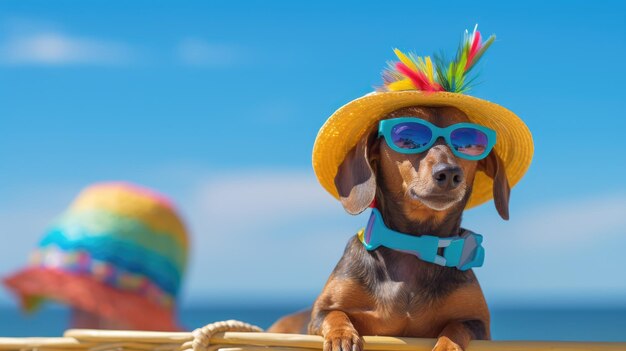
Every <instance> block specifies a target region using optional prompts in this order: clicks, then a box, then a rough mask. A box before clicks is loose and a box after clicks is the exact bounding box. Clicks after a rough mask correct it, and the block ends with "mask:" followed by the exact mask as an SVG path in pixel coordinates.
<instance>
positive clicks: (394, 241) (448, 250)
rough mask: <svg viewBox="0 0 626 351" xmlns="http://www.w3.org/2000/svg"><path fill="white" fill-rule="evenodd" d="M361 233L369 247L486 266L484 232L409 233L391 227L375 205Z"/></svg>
mask: <svg viewBox="0 0 626 351" xmlns="http://www.w3.org/2000/svg"><path fill="white" fill-rule="evenodd" d="M358 236H359V240H361V242H362V243H363V246H365V248H366V249H367V250H368V251H372V250H375V249H376V248H378V247H379V246H384V247H386V248H389V249H392V250H398V251H402V252H406V253H410V254H413V255H415V256H417V258H419V259H420V260H422V261H426V262H430V263H434V264H437V265H440V266H444V267H456V268H457V269H459V270H462V271H466V270H468V269H470V268H473V267H480V266H482V265H483V261H484V259H485V249H484V248H483V247H482V246H481V243H482V241H483V236H482V235H480V234H476V233H474V232H471V231H469V230H465V231H464V232H463V234H461V235H460V236H453V237H449V238H440V237H437V236H432V235H421V236H413V235H407V234H403V233H400V232H396V231H395V230H391V229H389V228H387V227H386V226H385V223H384V222H383V217H382V216H381V214H380V212H379V211H378V210H377V209H376V208H373V209H372V215H371V216H370V219H369V221H368V222H367V227H365V229H361V231H359V234H358ZM440 248H443V256H440V255H438V254H437V251H438V250H439V249H440Z"/></svg>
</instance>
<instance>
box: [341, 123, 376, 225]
mask: <svg viewBox="0 0 626 351" xmlns="http://www.w3.org/2000/svg"><path fill="white" fill-rule="evenodd" d="M375 137H376V134H375V133H374V132H373V131H371V130H370V131H368V133H366V134H365V136H363V138H361V140H360V141H359V143H358V144H356V145H355V146H354V147H353V148H352V150H350V152H348V154H347V155H346V157H345V158H344V160H343V162H342V163H341V165H339V168H338V169H337V175H336V176H335V187H336V188H337V192H338V193H339V200H340V201H341V204H342V205H343V208H344V209H345V210H346V212H348V213H350V214H353V215H356V214H359V213H361V212H363V211H364V210H365V209H366V208H367V207H368V206H369V205H370V204H371V203H372V201H374V196H375V195H376V175H375V174H374V171H373V170H372V166H371V165H370V161H369V157H370V154H369V153H370V152H371V150H370V146H371V145H373V143H374V141H375Z"/></svg>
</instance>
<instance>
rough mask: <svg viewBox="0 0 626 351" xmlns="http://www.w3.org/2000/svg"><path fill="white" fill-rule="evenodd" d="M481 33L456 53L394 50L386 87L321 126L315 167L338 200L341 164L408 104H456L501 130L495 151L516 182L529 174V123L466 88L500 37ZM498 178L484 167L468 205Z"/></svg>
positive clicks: (486, 196)
mask: <svg viewBox="0 0 626 351" xmlns="http://www.w3.org/2000/svg"><path fill="white" fill-rule="evenodd" d="M482 39H483V38H482V37H481V35H480V32H479V31H478V30H477V28H474V31H473V32H472V33H469V32H468V31H465V35H464V38H463V40H462V42H461V45H460V46H459V49H458V50H457V53H456V56H455V57H454V58H453V59H451V60H446V59H445V57H444V56H443V55H434V59H431V58H430V57H429V56H425V57H424V56H417V55H415V54H413V53H409V54H408V55H407V54H404V53H403V52H401V51H400V50H398V49H396V50H394V52H395V54H396V56H397V57H398V60H399V61H396V62H389V65H388V67H387V69H385V70H384V71H383V82H384V84H383V86H381V87H380V88H379V89H377V91H376V92H373V93H370V94H367V95H365V96H362V97H360V98H358V99H356V100H352V101H350V102H349V103H347V104H346V105H344V106H342V107H340V108H339V109H338V110H337V111H335V113H333V114H332V116H330V117H329V118H328V120H327V121H326V123H324V125H323V126H322V128H320V130H319V132H318V134H317V138H316V139H315V144H314V145H313V170H314V171H315V175H316V176H317V179H318V180H319V182H320V184H322V186H323V187H324V189H326V191H328V192H329V193H330V194H331V195H332V196H334V197H335V198H337V199H339V194H338V193H337V189H336V188H335V183H334V179H335V176H336V175H337V170H338V169H339V165H341V163H342V162H343V160H344V158H345V157H346V155H347V154H348V152H349V151H350V150H351V149H352V148H353V147H354V146H355V145H356V144H357V143H358V142H359V140H360V139H361V138H362V137H363V136H364V135H365V133H366V132H367V131H368V130H370V128H372V127H373V126H374V125H376V124H377V123H378V122H379V121H380V120H381V119H383V118H384V117H385V116H386V115H387V114H389V113H391V112H393V111H395V110H398V109H401V108H403V107H409V106H452V107H456V108H458V109H459V110H461V111H463V112H464V113H465V114H466V115H467V116H468V118H469V119H470V120H471V121H472V122H473V123H476V124H480V125H483V126H486V127H489V128H491V129H493V130H495V131H496V133H497V142H496V145H495V146H494V150H495V152H496V153H497V154H498V156H500V158H501V159H502V161H503V163H504V167H505V168H506V174H507V178H508V181H509V184H510V186H511V187H513V186H514V185H515V184H516V183H517V182H518V181H519V180H520V179H521V178H522V176H523V175H524V173H526V170H527V169H528V167H529V166H530V162H531V160H532V157H533V150H534V146H533V139H532V135H531V134H530V131H529V130H528V127H527V126H526V124H524V122H523V121H522V120H521V119H520V118H519V117H517V115H515V113H513V112H512V111H510V110H508V109H506V108H504V107H502V106H500V105H497V104H494V103H492V102H489V101H487V100H483V99H479V98H475V97H472V96H469V95H465V93H466V92H467V91H468V90H469V89H470V88H471V86H472V83H473V82H474V80H475V77H471V76H470V73H471V71H472V69H473V68H474V67H475V65H476V63H477V62H478V60H480V58H481V57H482V56H483V54H484V53H485V51H486V50H487V49H488V48H489V46H490V45H491V44H492V43H493V41H494V40H495V36H493V35H492V36H490V37H489V38H487V40H484V41H483V40H482ZM492 186H493V181H492V179H491V178H489V177H488V176H487V175H486V174H484V173H482V172H479V173H477V174H476V178H475V179H474V187H473V189H474V190H473V192H472V195H471V197H470V199H469V200H468V202H467V205H466V208H471V207H474V206H477V205H480V204H482V203H484V202H486V201H488V200H490V199H491V198H492V197H493V194H492V190H491V189H492Z"/></svg>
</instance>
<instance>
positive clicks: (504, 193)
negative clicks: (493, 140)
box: [479, 150, 511, 220]
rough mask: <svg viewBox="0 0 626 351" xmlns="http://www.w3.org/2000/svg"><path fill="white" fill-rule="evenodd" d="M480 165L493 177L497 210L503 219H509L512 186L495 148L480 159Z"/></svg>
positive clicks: (494, 199)
mask: <svg viewBox="0 0 626 351" xmlns="http://www.w3.org/2000/svg"><path fill="white" fill-rule="evenodd" d="M479 167H480V169H482V170H483V172H485V174H487V175H488V176H489V177H490V178H491V179H493V201H494V203H495V204H496V210H498V214H500V217H502V219H504V220H508V219H509V196H510V194H511V188H510V186H509V180H508V179H507V177H506V170H505V169H504V165H503V164H502V159H500V156H498V154H497V153H496V151H495V150H492V151H491V153H490V154H489V156H487V157H486V158H484V159H482V160H481V161H480V163H479Z"/></svg>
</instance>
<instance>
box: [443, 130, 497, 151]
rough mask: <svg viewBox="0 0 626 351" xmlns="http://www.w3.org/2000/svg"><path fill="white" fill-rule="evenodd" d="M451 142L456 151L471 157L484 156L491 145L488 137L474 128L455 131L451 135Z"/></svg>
mask: <svg viewBox="0 0 626 351" xmlns="http://www.w3.org/2000/svg"><path fill="white" fill-rule="evenodd" d="M450 141H451V142H452V147H454V149H455V150H456V151H458V152H460V153H462V154H465V155H469V156H479V155H482V154H484V153H485V150H487V145H488V144H489V142H488V140H487V135H486V134H485V133H483V132H481V131H480V130H478V129H474V128H459V129H455V130H454V131H453V132H452V133H451V134H450Z"/></svg>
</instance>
